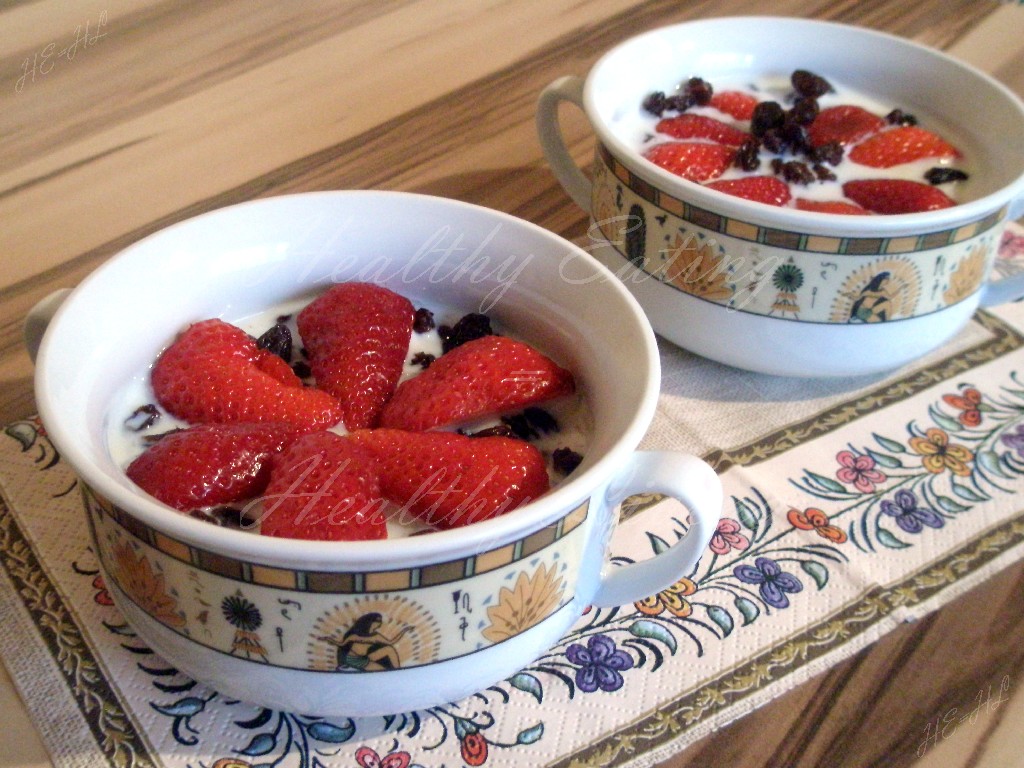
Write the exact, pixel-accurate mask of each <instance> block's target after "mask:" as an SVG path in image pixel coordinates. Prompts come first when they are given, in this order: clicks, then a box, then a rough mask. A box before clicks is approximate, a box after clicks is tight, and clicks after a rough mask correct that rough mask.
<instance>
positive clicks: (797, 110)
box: [789, 97, 818, 125]
mask: <svg viewBox="0 0 1024 768" xmlns="http://www.w3.org/2000/svg"><path fill="white" fill-rule="evenodd" d="M817 116H818V100H817V99H811V98H806V97H800V98H799V99H797V100H796V103H794V104H793V106H792V108H791V109H790V110H789V119H790V120H792V121H793V122H794V123H796V124H797V125H810V124H811V123H813V122H814V118H816V117H817Z"/></svg>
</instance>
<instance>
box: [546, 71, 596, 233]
mask: <svg viewBox="0 0 1024 768" xmlns="http://www.w3.org/2000/svg"><path fill="white" fill-rule="evenodd" d="M583 83H584V81H583V78H581V77H576V76H575V75H567V76H565V77H560V78H558V79H557V80H555V81H554V82H553V83H551V84H550V85H549V86H548V87H547V88H545V89H544V90H543V91H541V93H540V98H539V99H538V101H537V134H538V136H539V137H540V145H541V147H542V148H543V150H544V156H545V157H546V158H547V160H548V163H549V164H550V165H551V169H552V170H553V171H554V172H555V176H556V177H557V178H558V181H559V182H561V184H562V186H563V187H565V191H566V192H568V193H569V197H571V198H572V199H573V201H575V203H576V205H578V206H579V207H580V208H582V209H583V210H584V211H586V212H587V213H589V212H590V179H588V178H587V177H586V175H585V174H584V173H583V171H581V170H580V169H579V167H578V166H577V165H576V161H575V160H573V159H572V155H570V154H569V148H568V147H567V146H566V144H565V137H564V136H562V129H561V126H560V125H559V122H558V105H559V104H560V103H561V102H563V101H568V102H571V103H573V104H575V105H576V106H577V107H579V108H580V109H583Z"/></svg>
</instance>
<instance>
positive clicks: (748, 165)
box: [733, 137, 761, 171]
mask: <svg viewBox="0 0 1024 768" xmlns="http://www.w3.org/2000/svg"><path fill="white" fill-rule="evenodd" d="M760 155H761V142H759V141H758V140H757V139H755V138H754V137H750V138H749V139H747V140H746V141H744V142H743V143H742V144H740V146H739V149H737V150H736V156H735V158H734V159H733V165H735V166H736V167H737V168H742V169H743V170H744V171H756V170H757V169H758V167H760V165H761V157H760Z"/></svg>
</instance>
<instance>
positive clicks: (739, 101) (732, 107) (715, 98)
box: [708, 91, 757, 120]
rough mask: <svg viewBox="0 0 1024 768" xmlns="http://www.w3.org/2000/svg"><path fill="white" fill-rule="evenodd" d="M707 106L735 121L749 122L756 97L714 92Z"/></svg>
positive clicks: (741, 93) (734, 92)
mask: <svg viewBox="0 0 1024 768" xmlns="http://www.w3.org/2000/svg"><path fill="white" fill-rule="evenodd" d="M708 106H711V107H714V108H715V109H717V110H718V111H719V112H724V113H725V114H727V115H729V116H730V117H734V118H736V119H737V120H749V119H750V118H752V117H753V116H754V107H756V106H757V97H756V96H754V95H752V94H749V93H744V92H743V91H716V92H715V93H714V94H713V95H712V96H711V101H710V102H708Z"/></svg>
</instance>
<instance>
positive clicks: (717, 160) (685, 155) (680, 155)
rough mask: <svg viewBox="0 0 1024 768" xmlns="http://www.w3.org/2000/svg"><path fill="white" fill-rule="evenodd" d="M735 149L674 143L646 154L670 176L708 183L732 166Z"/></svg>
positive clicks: (656, 147) (671, 142)
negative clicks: (671, 174) (674, 175)
mask: <svg viewBox="0 0 1024 768" xmlns="http://www.w3.org/2000/svg"><path fill="white" fill-rule="evenodd" d="M735 154H736V152H735V150H733V149H731V148H729V147H724V146H722V145H721V144H707V143H705V142H699V141H670V142H666V143H664V144H656V145H655V146H653V147H651V148H650V149H648V150H647V151H646V152H644V157H646V158H647V159H648V160H650V161H651V162H652V163H654V164H655V165H657V166H659V167H661V168H664V169H665V170H666V171H668V172H670V173H674V174H676V175H677V176H682V177H683V178H684V179H689V180H690V181H708V180H709V179H715V178H718V177H719V176H721V175H722V172H723V171H724V170H725V169H726V168H728V167H729V166H730V165H731V164H732V158H733V156H734V155H735Z"/></svg>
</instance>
